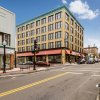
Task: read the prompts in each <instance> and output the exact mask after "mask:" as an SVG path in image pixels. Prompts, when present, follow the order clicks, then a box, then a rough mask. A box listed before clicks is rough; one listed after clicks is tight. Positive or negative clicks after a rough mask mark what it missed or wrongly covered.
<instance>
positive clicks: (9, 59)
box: [0, 46, 15, 70]
mask: <svg viewBox="0 0 100 100" xmlns="http://www.w3.org/2000/svg"><path fill="white" fill-rule="evenodd" d="M5 51H6V52H5V55H6V69H12V68H13V65H14V51H15V49H14V48H11V47H6V48H5ZM3 57H4V48H3V46H0V70H1V69H3Z"/></svg>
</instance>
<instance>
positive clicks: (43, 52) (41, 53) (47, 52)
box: [17, 50, 61, 57]
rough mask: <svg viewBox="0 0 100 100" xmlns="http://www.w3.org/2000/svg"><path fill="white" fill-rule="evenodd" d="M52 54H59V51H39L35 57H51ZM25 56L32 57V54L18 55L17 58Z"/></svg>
mask: <svg viewBox="0 0 100 100" xmlns="http://www.w3.org/2000/svg"><path fill="white" fill-rule="evenodd" d="M52 54H61V50H46V51H39V53H37V54H36V55H52ZM25 56H34V54H33V53H31V52H29V53H19V54H17V57H25Z"/></svg>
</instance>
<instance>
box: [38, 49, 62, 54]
mask: <svg viewBox="0 0 100 100" xmlns="http://www.w3.org/2000/svg"><path fill="white" fill-rule="evenodd" d="M52 54H61V50H46V51H40V52H39V53H37V54H36V55H52Z"/></svg>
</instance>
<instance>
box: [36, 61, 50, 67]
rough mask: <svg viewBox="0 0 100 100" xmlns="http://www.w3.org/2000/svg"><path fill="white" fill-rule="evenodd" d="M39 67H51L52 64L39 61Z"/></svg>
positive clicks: (37, 63)
mask: <svg viewBox="0 0 100 100" xmlns="http://www.w3.org/2000/svg"><path fill="white" fill-rule="evenodd" d="M36 65H37V66H50V63H48V62H45V61H38V62H36Z"/></svg>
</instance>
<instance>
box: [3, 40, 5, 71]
mask: <svg viewBox="0 0 100 100" xmlns="http://www.w3.org/2000/svg"><path fill="white" fill-rule="evenodd" d="M3 46H4V56H3V73H6V63H5V62H6V52H5V47H6V41H5V40H4V41H3Z"/></svg>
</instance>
